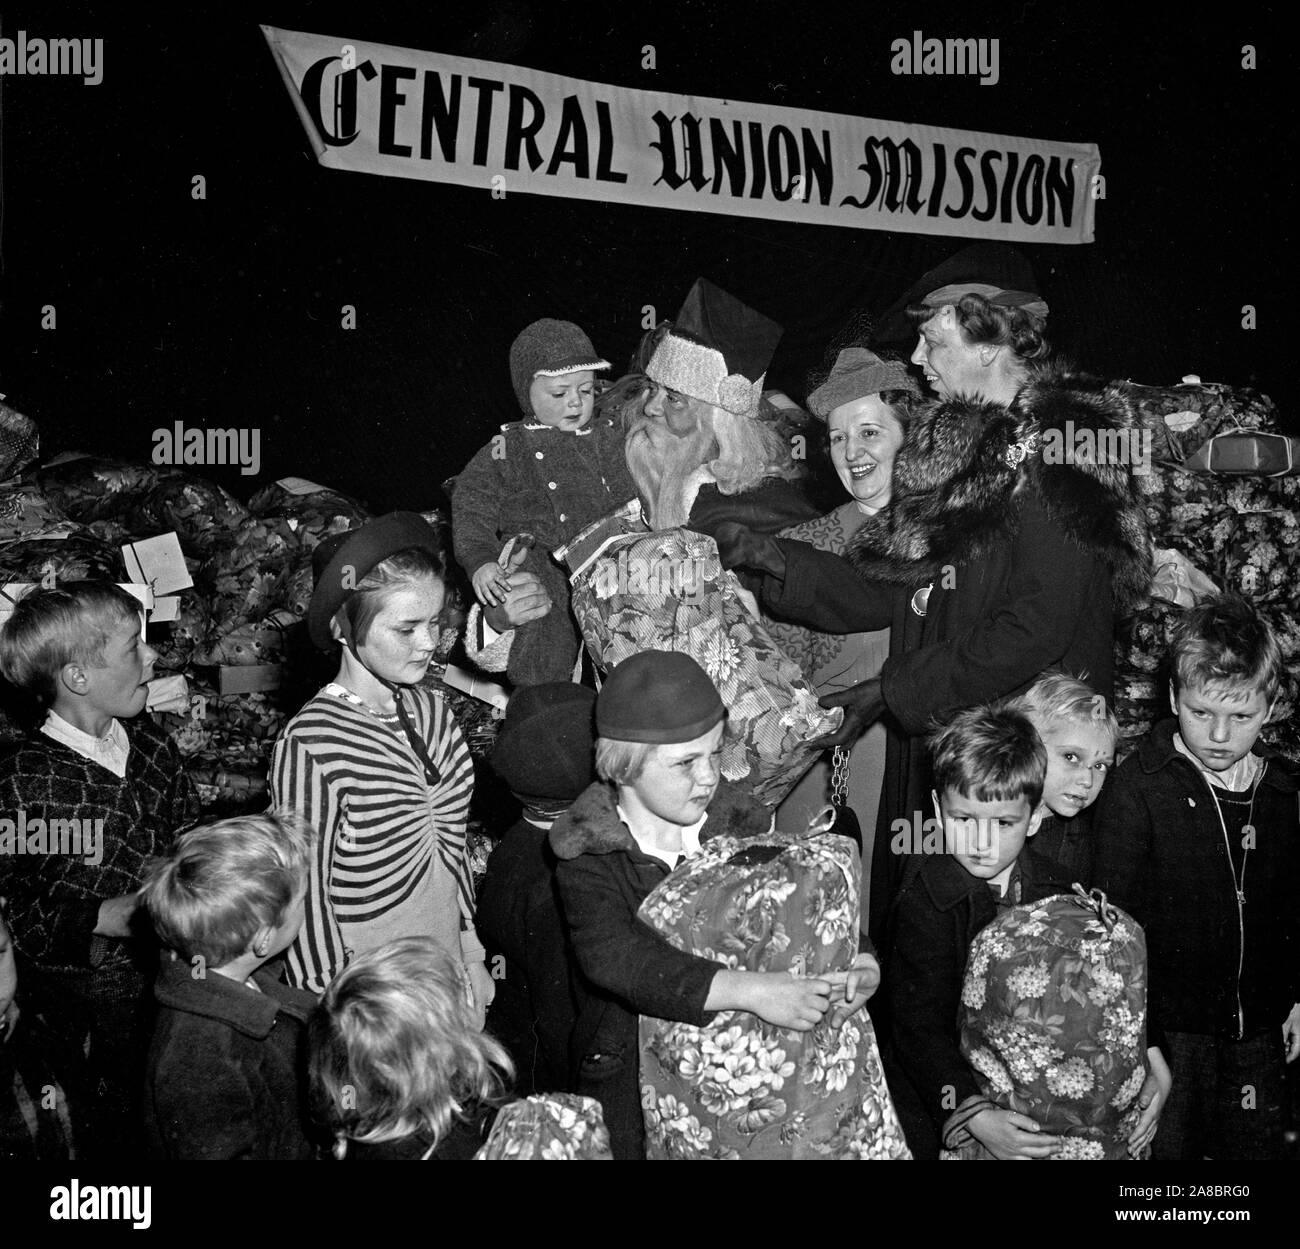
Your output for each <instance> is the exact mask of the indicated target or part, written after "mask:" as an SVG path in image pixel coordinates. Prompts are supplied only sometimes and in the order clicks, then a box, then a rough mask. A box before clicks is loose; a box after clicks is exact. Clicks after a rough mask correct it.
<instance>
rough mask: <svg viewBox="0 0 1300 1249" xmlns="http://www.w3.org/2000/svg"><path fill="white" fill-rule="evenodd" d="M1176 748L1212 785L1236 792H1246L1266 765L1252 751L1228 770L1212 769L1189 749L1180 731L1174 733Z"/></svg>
mask: <svg viewBox="0 0 1300 1249" xmlns="http://www.w3.org/2000/svg"><path fill="white" fill-rule="evenodd" d="M1174 749H1175V750H1176V751H1178V753H1179V754H1180V755H1184V756H1185V757H1186V758H1188V759H1190V760H1191V761H1192V762H1193V763H1194V764H1195V765H1196V769H1197V771H1198V772H1200V774H1201V775H1202V776H1203V777H1205V779H1206V780H1207V781H1209V783H1210V784H1211V785H1213V786H1215V787H1216V788H1217V789H1227V790H1230V791H1231V792H1232V793H1234V794H1242V793H1245V792H1246V790H1248V789H1249V788H1250V787H1251V786H1252V785H1253V784H1254V783H1255V778H1256V777H1257V776H1258V775H1259V770H1260V768H1262V767H1263V766H1264V760H1263V759H1261V758H1260V757H1259V756H1258V755H1257V754H1253V753H1252V754H1248V755H1246V756H1244V757H1243V758H1241V759H1238V760H1237V762H1236V763H1234V764H1233V765H1232V767H1230V768H1229V769H1228V770H1227V771H1226V772H1214V771H1211V770H1210V769H1209V768H1207V767H1206V766H1205V765H1204V764H1202V763H1201V761H1200V760H1199V759H1198V758H1197V757H1196V756H1195V755H1194V754H1192V752H1191V751H1190V750H1188V749H1187V743H1186V742H1184V741H1183V735H1182V734H1181V733H1179V732H1175V733H1174Z"/></svg>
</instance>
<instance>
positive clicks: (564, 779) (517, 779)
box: [489, 681, 596, 802]
mask: <svg viewBox="0 0 1300 1249" xmlns="http://www.w3.org/2000/svg"><path fill="white" fill-rule="evenodd" d="M595 704H596V693H595V691H594V690H589V689H588V688H587V687H586V686H585V685H575V684H573V683H572V682H570V681H555V682H551V683H548V684H545V685H529V686H526V687H525V688H524V689H521V690H518V691H517V692H516V693H515V694H513V695H512V696H511V699H510V702H509V703H508V704H507V705H506V718H505V722H504V723H503V724H502V725H501V731H500V732H499V733H498V734H497V740H496V745H495V746H494V747H493V748H492V754H491V756H490V758H489V762H490V763H491V765H492V770H493V771H494V772H495V773H496V774H497V775H498V776H499V777H500V778H501V779H502V780H503V781H504V782H505V783H506V785H507V786H509V788H510V789H512V790H513V791H514V792H515V793H516V794H518V795H520V796H521V797H523V798H524V799H525V800H528V799H544V800H547V801H559V802H572V801H573V800H574V799H575V798H576V797H577V796H578V795H579V794H580V793H582V791H583V790H584V789H586V788H587V786H588V785H590V784H591V782H592V781H593V780H594V779H595V776H596V773H595V764H594V760H593V751H594V748H595V731H594V728H593V724H592V711H593V709H594V707H595Z"/></svg>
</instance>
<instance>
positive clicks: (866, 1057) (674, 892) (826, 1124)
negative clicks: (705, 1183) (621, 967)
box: [639, 831, 911, 1159]
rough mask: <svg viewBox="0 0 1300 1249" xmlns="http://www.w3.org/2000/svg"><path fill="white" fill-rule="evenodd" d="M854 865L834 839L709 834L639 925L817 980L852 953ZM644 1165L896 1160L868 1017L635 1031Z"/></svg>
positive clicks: (841, 967)
mask: <svg viewBox="0 0 1300 1249" xmlns="http://www.w3.org/2000/svg"><path fill="white" fill-rule="evenodd" d="M860 875H861V864H860V862H859V857H858V853H857V848H856V847H855V846H854V845H853V844H852V843H851V842H850V841H849V840H848V839H847V838H845V837H840V836H837V835H835V834H832V833H818V832H811V831H810V832H808V833H804V834H799V835H794V834H790V833H777V832H772V833H769V834H767V835H766V836H764V837H759V838H745V839H742V838H738V837H732V836H725V835H724V836H720V837H714V838H711V839H710V840H709V841H707V842H705V844H704V845H703V847H702V848H701V850H700V852H699V853H698V854H695V855H692V856H691V857H690V858H689V859H686V860H684V861H683V862H682V863H680V864H679V865H678V866H677V868H676V869H675V870H674V871H672V872H670V873H669V874H668V876H667V877H665V878H664V880H663V881H661V882H660V884H659V885H657V886H656V887H655V888H654V889H653V890H651V892H650V893H649V895H648V896H647V897H646V899H645V901H644V902H643V903H642V904H641V909H640V912H639V918H640V919H641V920H642V921H643V922H644V923H646V924H648V925H649V926H650V927H651V928H653V929H654V930H655V931H656V932H657V933H659V934H660V935H661V936H663V937H664V939H665V940H667V941H668V942H669V943H670V944H672V945H673V946H674V947H676V948H677V949H679V950H685V951H687V952H688V953H691V954H697V955H699V956H700V957H702V958H707V959H710V960H712V961H713V962H716V963H718V964H720V965H722V966H725V967H729V968H731V969H732V970H734V971H755V972H788V973H789V974H791V975H801V976H803V975H806V976H818V975H821V974H824V973H831V972H842V971H847V970H848V969H849V968H850V967H851V966H852V964H853V961H854V958H855V957H856V955H857V952H858V942H859V935H858V920H859V896H860V895H859V886H860ZM641 1086H642V1100H641V1105H642V1108H643V1111H644V1114H645V1126H646V1147H647V1155H648V1156H649V1157H650V1158H714V1159H738V1158H822V1159H883V1158H908V1157H910V1156H911V1155H910V1153H909V1151H908V1148H907V1144H906V1142H905V1140H904V1138H903V1132H902V1128H901V1127H900V1125H899V1122H898V1117H897V1114H896V1113H895V1111H894V1104H893V1101H892V1099H891V1098H890V1095H889V1090H888V1088H887V1087H886V1085H885V1077H884V1072H883V1070H882V1068H881V1064H880V1054H879V1051H878V1049H877V1046H876V1037H875V1033H874V1031H873V1029H872V1025H871V1019H870V1017H869V1016H868V1015H867V1013H866V1012H865V1011H858V1012H857V1013H856V1014H854V1015H852V1016H851V1017H850V1018H849V1019H847V1020H846V1021H845V1022H844V1023H842V1024H840V1025H839V1026H838V1027H834V1026H832V1024H831V1023H830V1019H829V1016H828V1017H827V1020H825V1021H824V1022H822V1023H821V1024H819V1025H818V1026H817V1027H816V1028H814V1029H813V1030H812V1031H811V1032H796V1031H794V1030H793V1029H790V1028H778V1027H777V1026H776V1025H774V1024H769V1023H767V1022H765V1021H764V1020H762V1019H760V1018H759V1017H758V1016H757V1015H753V1014H750V1013H749V1012H747V1011H734V1010H731V1011H720V1012H719V1013H718V1014H716V1015H715V1016H714V1017H713V1021H712V1022H711V1023H709V1024H707V1025H706V1026H704V1027H702V1028H701V1027H695V1026H694V1025H692V1024H686V1023H673V1022H669V1021H667V1020H663V1019H650V1018H647V1017H645V1016H643V1017H642V1019H641Z"/></svg>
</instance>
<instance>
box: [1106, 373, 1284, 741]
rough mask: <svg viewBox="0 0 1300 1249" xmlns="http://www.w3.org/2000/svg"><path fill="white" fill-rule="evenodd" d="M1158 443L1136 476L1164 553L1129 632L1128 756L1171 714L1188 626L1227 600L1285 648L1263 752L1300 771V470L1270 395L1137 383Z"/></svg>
mask: <svg viewBox="0 0 1300 1249" xmlns="http://www.w3.org/2000/svg"><path fill="white" fill-rule="evenodd" d="M1128 391H1129V394H1130V397H1131V398H1132V399H1133V402H1134V403H1135V405H1136V407H1137V409H1138V411H1139V413H1140V414H1141V416H1142V418H1143V427H1144V429H1145V430H1146V431H1147V433H1148V435H1149V438H1150V451H1151V454H1150V463H1149V464H1142V465H1139V466H1138V472H1137V480H1138V482H1139V484H1140V486H1141V488H1142V491H1143V493H1144V496H1145V499H1146V510H1147V519H1148V521H1149V523H1150V526H1151V533H1152V537H1153V540H1154V545H1155V547H1156V570H1155V572H1156V575H1155V581H1154V584H1153V586H1152V595H1151V600H1150V602H1149V603H1148V605H1147V606H1146V607H1145V608H1143V609H1142V610H1141V611H1139V612H1138V613H1136V614H1135V615H1134V616H1132V617H1130V618H1129V619H1128V620H1126V621H1123V622H1121V625H1120V627H1119V631H1118V635H1117V646H1116V657H1115V658H1116V668H1115V695H1116V699H1115V702H1116V707H1115V709H1116V714H1117V715H1118V716H1119V720H1120V730H1121V736H1122V738H1123V743H1122V745H1123V746H1124V747H1125V748H1127V749H1131V748H1132V745H1133V744H1134V743H1135V742H1136V740H1137V739H1138V738H1140V737H1141V736H1142V735H1143V734H1144V733H1145V732H1146V731H1147V730H1148V729H1149V728H1150V727H1151V725H1152V724H1153V723H1154V722H1155V721H1156V720H1159V719H1161V718H1163V717H1164V716H1166V715H1167V714H1168V707H1169V702H1168V696H1167V686H1166V685H1165V681H1166V679H1167V673H1166V672H1165V669H1164V666H1163V661H1164V657H1165V655H1166V654H1167V650H1168V642H1169V635H1170V631H1171V630H1172V628H1173V626H1174V624H1175V623H1176V622H1177V620H1178V618H1179V616H1180V615H1181V613H1182V612H1183V611H1185V610H1186V609H1187V608H1188V607H1191V606H1193V605H1194V604H1195V603H1197V602H1199V601H1200V600H1201V599H1203V598H1204V597H1206V595H1208V594H1212V593H1215V592H1216V591H1217V590H1230V591H1235V592H1237V593H1239V594H1241V595H1243V596H1244V597H1245V598H1246V599H1248V600H1249V601H1250V602H1251V603H1253V604H1254V605H1255V606H1256V607H1257V608H1258V610H1259V611H1260V613H1261V614H1262V615H1263V616H1264V618H1265V619H1266V620H1267V621H1268V622H1269V624H1270V625H1271V626H1272V628H1273V629H1274V631H1275V632H1276V634H1277V636H1278V640H1279V642H1280V643H1281V647H1282V652H1283V656H1284V660H1285V666H1286V673H1285V675H1284V680H1283V685H1282V691H1281V695H1280V697H1279V701H1278V708H1277V711H1276V713H1275V714H1274V716H1273V718H1272V720H1271V721H1270V723H1269V724H1268V725H1267V726H1265V729H1264V734H1263V736H1264V740H1265V741H1266V742H1267V743H1268V744H1269V745H1271V746H1273V747H1274V748H1276V749H1278V750H1280V751H1281V752H1282V753H1283V754H1285V755H1287V756H1289V757H1290V758H1292V759H1300V723H1298V722H1297V716H1296V709H1297V691H1298V686H1297V665H1300V461H1297V458H1296V448H1295V443H1296V440H1295V439H1294V438H1287V437H1285V436H1283V435H1282V434H1281V433H1280V432H1279V431H1278V422H1277V410H1276V408H1275V406H1274V404H1273V402H1272V400H1271V399H1269V398H1268V397H1267V396H1266V395H1261V394H1259V393H1258V392H1257V391H1253V390H1246V389H1240V388H1233V387H1230V386H1225V385H1221V384H1217V383H1204V384H1203V383H1201V382H1200V381H1198V380H1196V379H1194V378H1189V379H1187V380H1185V381H1184V383H1183V384H1182V385H1179V386H1172V387H1163V388H1162V387H1155V386H1139V385H1135V384H1132V383H1130V384H1129V386H1128Z"/></svg>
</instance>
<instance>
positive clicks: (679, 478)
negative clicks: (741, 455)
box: [624, 417, 718, 529]
mask: <svg viewBox="0 0 1300 1249" xmlns="http://www.w3.org/2000/svg"><path fill="white" fill-rule="evenodd" d="M655 424H656V423H655V422H654V421H653V419H652V418H650V417H640V418H637V419H635V420H634V421H633V422H632V427H631V429H629V431H628V434H627V439H626V441H625V443H624V446H625V449H626V454H627V467H628V471H629V472H630V473H631V474H632V480H633V481H634V482H636V487H637V491H638V493H639V494H640V495H641V506H642V508H643V509H644V511H645V513H646V521H647V522H648V523H649V525H650V528H651V529H678V528H680V527H681V526H682V525H684V524H685V523H686V521H687V518H688V517H689V515H690V505H689V503H688V501H687V499H686V483H687V480H688V479H689V478H690V476H691V474H692V473H694V472H695V471H696V470H697V469H699V468H700V467H701V466H702V465H704V464H707V463H708V462H709V461H710V460H712V459H713V458H714V456H716V455H717V454H718V447H717V443H716V442H715V441H714V438H713V434H712V433H711V432H710V431H709V430H707V429H703V428H701V427H700V426H698V425H697V426H696V428H695V430H694V432H693V433H690V434H686V435H684V436H683V437H681V438H678V437H677V436H676V435H675V434H673V433H671V432H670V431H669V430H668V428H667V427H666V426H665V425H664V423H663V422H662V421H659V422H658V423H657V425H658V428H655Z"/></svg>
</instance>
